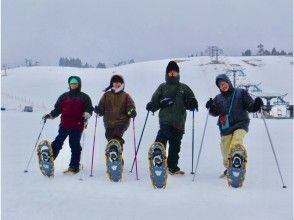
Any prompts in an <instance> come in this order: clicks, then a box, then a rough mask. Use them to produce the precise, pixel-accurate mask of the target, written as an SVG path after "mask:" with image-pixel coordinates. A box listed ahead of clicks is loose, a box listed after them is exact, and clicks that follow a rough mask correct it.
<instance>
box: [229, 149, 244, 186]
mask: <svg viewBox="0 0 294 220" xmlns="http://www.w3.org/2000/svg"><path fill="white" fill-rule="evenodd" d="M228 160H229V167H228V173H227V179H228V184H229V186H232V187H234V188H238V187H241V186H242V185H243V182H244V180H245V174H246V163H247V153H246V149H245V148H244V147H243V146H241V145H236V146H234V147H232V148H231V150H230V153H229V158H228Z"/></svg>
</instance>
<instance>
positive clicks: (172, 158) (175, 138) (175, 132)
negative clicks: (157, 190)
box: [155, 125, 184, 169]
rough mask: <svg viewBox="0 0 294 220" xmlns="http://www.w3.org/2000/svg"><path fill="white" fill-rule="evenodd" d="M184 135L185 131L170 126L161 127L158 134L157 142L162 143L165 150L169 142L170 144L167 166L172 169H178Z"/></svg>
mask: <svg viewBox="0 0 294 220" xmlns="http://www.w3.org/2000/svg"><path fill="white" fill-rule="evenodd" d="M183 134H184V132H183V131H181V130H179V129H176V128H174V127H172V126H169V125H160V129H159V131H158V133H157V137H156V140H155V141H156V142H160V143H162V144H163V145H164V146H165V148H166V144H167V141H168V143H169V148H168V158H167V165H168V168H170V169H176V168H177V167H178V161H179V158H180V157H179V153H180V150H181V141H182V138H183Z"/></svg>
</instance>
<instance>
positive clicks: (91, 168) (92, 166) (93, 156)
mask: <svg viewBox="0 0 294 220" xmlns="http://www.w3.org/2000/svg"><path fill="white" fill-rule="evenodd" d="M97 118H98V115H97V114H96V118H95V128H94V140H93V149H92V162H91V174H90V176H93V161H94V150H95V141H96V128H97Z"/></svg>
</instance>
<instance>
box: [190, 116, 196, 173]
mask: <svg viewBox="0 0 294 220" xmlns="http://www.w3.org/2000/svg"><path fill="white" fill-rule="evenodd" d="M194 112H195V111H193V118H192V169H191V174H194V172H193V168H194Z"/></svg>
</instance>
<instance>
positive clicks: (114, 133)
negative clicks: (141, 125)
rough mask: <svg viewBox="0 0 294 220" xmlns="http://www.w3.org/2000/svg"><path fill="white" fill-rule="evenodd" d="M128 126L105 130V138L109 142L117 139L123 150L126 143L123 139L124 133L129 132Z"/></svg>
mask: <svg viewBox="0 0 294 220" xmlns="http://www.w3.org/2000/svg"><path fill="white" fill-rule="evenodd" d="M127 128H128V126H126V125H118V126H116V127H115V128H106V130H105V137H106V139H107V141H110V140H111V139H116V140H118V141H119V143H120V144H121V147H122V148H123V144H124V143H125V141H124V139H123V138H122V136H123V134H124V132H125V131H126V130H127Z"/></svg>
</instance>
